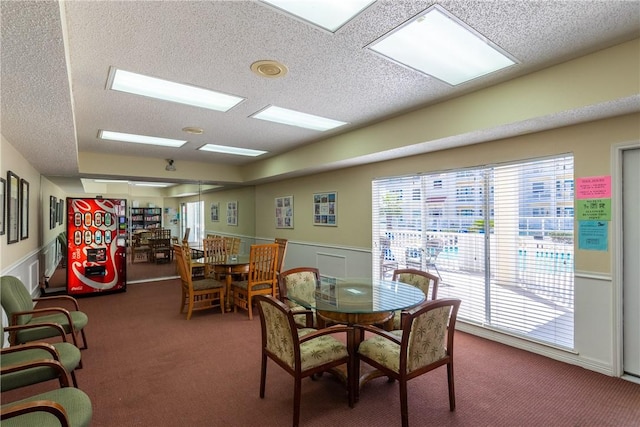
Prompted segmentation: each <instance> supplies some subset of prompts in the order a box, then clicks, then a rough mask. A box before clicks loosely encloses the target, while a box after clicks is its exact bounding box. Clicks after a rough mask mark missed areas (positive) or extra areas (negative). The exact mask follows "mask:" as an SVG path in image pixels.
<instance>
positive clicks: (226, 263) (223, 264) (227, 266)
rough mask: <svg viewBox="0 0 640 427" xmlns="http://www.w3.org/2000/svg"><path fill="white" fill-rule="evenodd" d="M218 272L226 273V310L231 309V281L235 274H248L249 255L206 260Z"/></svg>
mask: <svg viewBox="0 0 640 427" xmlns="http://www.w3.org/2000/svg"><path fill="white" fill-rule="evenodd" d="M205 263H207V265H209V266H210V267H211V268H212V269H213V271H214V272H215V273H216V274H224V276H225V288H226V289H225V293H226V298H225V303H224V307H225V311H231V282H233V276H234V275H239V274H246V273H248V272H249V255H248V254H246V255H245V254H239V255H226V256H225V257H224V259H218V260H214V261H211V262H208V261H206V260H205Z"/></svg>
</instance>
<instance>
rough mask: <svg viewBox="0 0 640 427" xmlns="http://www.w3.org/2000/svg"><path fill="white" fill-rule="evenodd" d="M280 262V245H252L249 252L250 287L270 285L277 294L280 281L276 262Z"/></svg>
mask: <svg viewBox="0 0 640 427" xmlns="http://www.w3.org/2000/svg"><path fill="white" fill-rule="evenodd" d="M277 261H278V244H277V243H267V244H263V245H251V251H250V252H249V275H248V278H247V280H248V282H249V284H248V285H249V286H254V285H257V284H269V285H270V286H271V288H272V290H273V294H274V295H275V292H276V284H277V281H278V277H277V271H276V262H277Z"/></svg>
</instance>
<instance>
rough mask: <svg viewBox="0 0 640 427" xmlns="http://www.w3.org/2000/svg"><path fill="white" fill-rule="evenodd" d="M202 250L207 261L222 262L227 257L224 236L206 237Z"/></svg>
mask: <svg viewBox="0 0 640 427" xmlns="http://www.w3.org/2000/svg"><path fill="white" fill-rule="evenodd" d="M202 251H203V252H204V259H205V262H207V263H213V262H222V261H224V260H225V258H226V257H227V248H226V245H225V242H224V239H223V238H222V237H212V238H209V237H208V238H206V239H204V240H203V241H202Z"/></svg>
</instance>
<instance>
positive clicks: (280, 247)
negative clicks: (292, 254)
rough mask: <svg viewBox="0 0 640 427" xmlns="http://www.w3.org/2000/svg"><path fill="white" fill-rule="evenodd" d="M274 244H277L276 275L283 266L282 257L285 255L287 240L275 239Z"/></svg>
mask: <svg viewBox="0 0 640 427" xmlns="http://www.w3.org/2000/svg"><path fill="white" fill-rule="evenodd" d="M275 242H276V243H277V244H278V263H277V264H276V269H277V270H278V273H280V272H281V271H282V266H283V265H284V257H285V256H286V255H287V246H288V245H289V240H288V239H282V238H280V237H276V240H275Z"/></svg>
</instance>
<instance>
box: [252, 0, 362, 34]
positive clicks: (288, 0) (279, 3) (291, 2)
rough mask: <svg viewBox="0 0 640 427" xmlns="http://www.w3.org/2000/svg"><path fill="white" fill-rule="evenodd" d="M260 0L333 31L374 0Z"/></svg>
mask: <svg viewBox="0 0 640 427" xmlns="http://www.w3.org/2000/svg"><path fill="white" fill-rule="evenodd" d="M262 2H263V3H266V4H268V5H271V6H273V7H274V8H276V9H278V10H280V11H284V12H285V13H287V14H289V15H293V16H295V17H298V18H301V19H302V20H303V21H306V22H310V23H311V24H314V25H317V26H318V27H321V28H324V29H325V30H328V31H331V32H332V33H333V32H336V31H337V30H339V29H340V27H342V26H343V25H344V24H346V23H347V22H349V21H350V20H351V19H353V18H354V17H355V16H356V15H358V14H359V13H360V12H362V11H363V10H364V9H366V8H367V7H369V5H371V4H372V3H374V2H375V0H304V1H301V0H262Z"/></svg>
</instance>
